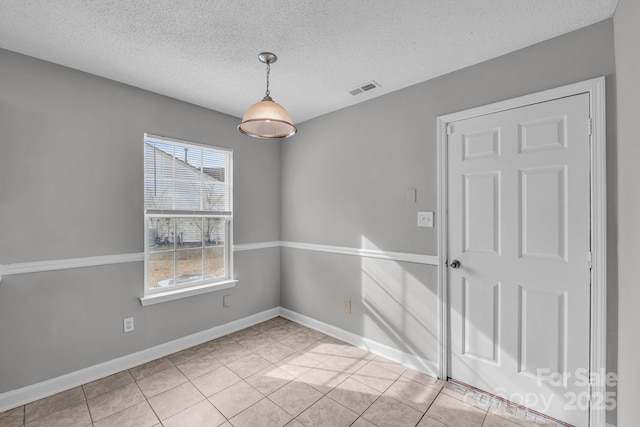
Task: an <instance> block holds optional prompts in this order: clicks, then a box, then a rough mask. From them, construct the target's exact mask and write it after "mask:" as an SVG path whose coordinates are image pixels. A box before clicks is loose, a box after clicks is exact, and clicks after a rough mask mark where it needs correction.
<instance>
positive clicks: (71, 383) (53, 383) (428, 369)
mask: <svg viewBox="0 0 640 427" xmlns="http://www.w3.org/2000/svg"><path fill="white" fill-rule="evenodd" d="M278 315H280V316H282V317H284V318H287V319H289V320H292V321H294V322H297V323H300V324H301V325H304V326H307V327H309V328H312V329H316V330H318V331H320V332H322V333H325V334H327V335H330V336H332V337H334V338H338V339H340V340H342V341H345V342H348V343H349V344H352V345H355V346H356V347H359V348H362V349H365V350H367V351H370V352H372V353H374V354H377V355H379V356H382V357H386V358H387V359H389V360H393V361H394V362H396V363H400V364H402V365H404V366H406V367H408V368H411V369H415V370H416V371H419V372H422V373H425V374H427V375H430V376H432V377H437V376H438V365H437V363H435V362H433V361H431V360H427V359H423V358H421V357H418V356H415V355H412V354H408V353H404V352H402V351H400V350H397V349H395V348H392V347H389V346H387V345H385V344H381V343H379V342H376V341H373V340H370V339H368V338H364V337H361V336H360V335H356V334H354V333H352V332H348V331H345V330H344V329H340V328H337V327H335V326H332V325H329V324H327V323H324V322H321V321H319V320H316V319H313V318H311V317H307V316H304V315H302V314H299V313H296V312H295V311H291V310H288V309H286V308H282V307H275V308H272V309H269V310H266V311H263V312H260V313H256V314H253V315H251V316H248V317H245V318H242V319H239V320H234V321H232V322H229V323H225V324H224V325H220V326H216V327H214V328H211V329H207V330H206V331H202V332H197V333H195V334H192V335H189V336H186V337H183V338H178V339H177V340H173V341H169V342H167V343H164V344H160V345H157V346H155V347H151V348H148V349H145V350H142V351H138V352H136V353H132V354H128V355H126V356H122V357H118V358H117V359H113V360H109V361H107V362H104V363H100V364H97V365H94V366H90V367H88V368H84V369H80V370H78V371H75V372H71V373H69V374H65V375H62V376H59V377H56V378H51V379H49V380H46V381H43V382H40V383H36V384H32V385H29V386H26V387H23V388H19V389H17V390H11V391H8V392H5V393H2V394H0V412H4V411H7V410H9V409H13V408H16V407H18V406H21V405H25V404H27V403H30V402H34V401H36V400H38V399H42V398H45V397H48V396H52V395H54V394H56V393H60V392H62V391H65V390H69V389H72V388H74V387H78V386H80V385H83V384H87V383H90V382H91V381H95V380H98V379H100V378H104V377H106V376H109V375H113V374H115V373H118V372H121V371H123V370H125V369H130V368H133V367H135V366H138V365H141V364H143V363H147V362H150V361H152V360H155V359H158V358H161V357H165V356H168V355H170V354H172V353H175V352H177V351H181V350H184V349H186V348H189V347H193V346H195V345H198V344H202V343H204V342H207V341H211V340H213V339H216V338H220V337H221V336H224V335H228V334H230V333H233V332H236V331H239V330H241V329H244V328H248V327H250V326H253V325H255V324H257V323H260V322H264V321H265V320H269V319H271V318H273V317H276V316H278Z"/></svg>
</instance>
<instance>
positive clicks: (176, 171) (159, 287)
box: [144, 134, 233, 297]
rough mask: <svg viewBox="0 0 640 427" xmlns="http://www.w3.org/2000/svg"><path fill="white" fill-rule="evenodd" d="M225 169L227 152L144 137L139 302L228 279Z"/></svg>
mask: <svg viewBox="0 0 640 427" xmlns="http://www.w3.org/2000/svg"><path fill="white" fill-rule="evenodd" d="M231 167H232V152H231V150H226V149H222V148H214V147H209V146H203V145H197V144H194V143H190V142H186V141H180V140H176V139H170V138H164V137H159V136H155V135H150V134H145V137H144V207H145V229H146V232H147V236H146V239H145V240H146V241H145V297H147V296H149V295H154V294H159V293H167V292H168V291H173V290H183V289H184V290H187V289H192V288H195V287H200V288H201V287H202V285H207V284H211V283H216V282H225V281H230V280H231V279H232V262H231V261H232V260H231V256H232V251H231V241H230V240H231V239H230V231H231V220H232V206H233V203H232V186H231V177H232V175H231ZM156 296H157V295H156Z"/></svg>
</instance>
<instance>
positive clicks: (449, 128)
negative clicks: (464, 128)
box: [447, 124, 453, 135]
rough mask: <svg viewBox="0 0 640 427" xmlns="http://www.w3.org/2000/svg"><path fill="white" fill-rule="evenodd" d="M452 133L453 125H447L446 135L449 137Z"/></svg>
mask: <svg viewBox="0 0 640 427" xmlns="http://www.w3.org/2000/svg"><path fill="white" fill-rule="evenodd" d="M452 133H453V125H452V124H448V125H447V135H451V134H452Z"/></svg>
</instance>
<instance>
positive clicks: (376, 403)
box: [0, 317, 557, 427]
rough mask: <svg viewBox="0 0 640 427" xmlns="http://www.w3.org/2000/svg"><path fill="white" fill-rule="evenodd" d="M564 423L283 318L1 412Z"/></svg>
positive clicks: (33, 420)
mask: <svg viewBox="0 0 640 427" xmlns="http://www.w3.org/2000/svg"><path fill="white" fill-rule="evenodd" d="M17 426H28V427H36V426H46V427H57V426H63V427H74V426H78V427H85V426H95V427H107V426H117V427H126V426H131V427H147V426H149V427H155V426H163V427H178V426H179V427H188V426H194V427H195V426H198V427H214V426H223V427H231V426H233V427H271V426H273V427H280V426H287V427H301V426H302V427H322V426H326V427H340V426H355V427H371V426H373V427H376V426H377V427H392V426H398V427H405V426H414V427H415V426H418V427H442V426H449V427H518V426H524V427H533V426H549V427H551V426H553V427H556V426H557V424H556V423H554V422H551V421H550V420H545V419H544V418H542V417H540V416H539V415H537V414H534V413H531V412H527V411H526V410H524V409H522V408H518V407H514V406H510V405H507V404H506V403H504V402H500V401H498V400H496V399H494V398H491V397H490V396H487V395H484V394H482V393H479V392H477V391H475V390H471V389H467V388H466V387H464V386H461V385H458V384H454V383H443V382H441V381H439V380H437V379H435V378H432V377H429V376H427V375H424V374H422V373H419V372H416V371H413V370H411V369H406V368H405V367H403V366H401V365H398V364H396V363H394V362H391V361H389V360H387V359H384V358H382V357H379V356H376V355H374V354H372V353H369V352H367V351H364V350H362V349H359V348H357V347H354V346H351V345H349V344H347V343H345V342H342V341H339V340H337V339H335V338H332V337H329V336H326V335H324V334H322V333H320V332H318V331H315V330H313V329H309V328H306V327H304V326H301V325H299V324H297V323H294V322H291V321H289V320H286V319H283V318H281V317H277V318H274V319H271V320H268V321H266V322H263V323H260V324H258V325H255V326H252V327H250V328H247V329H244V330H241V331H238V332H235V333H233V334H230V335H228V336H225V337H222V338H219V339H216V340H213V341H210V342H207V343H204V344H201V345H199V346H196V347H192V348H189V349H186V350H183V351H180V352H178V353H175V354H172V355H170V356H168V357H164V358H162V359H158V360H154V361H152V362H149V363H145V364H144V365H141V366H137V367H135V368H132V369H129V370H127V371H123V372H120V373H117V374H115V375H111V376H109V377H106V378H103V379H100V380H97V381H94V382H92V383H89V384H85V385H83V386H81V387H77V388H74V389H72V390H68V391H65V392H63V393H59V394H56V395H54V396H51V397H47V398H45V399H42V400H38V401H36V402H33V403H29V404H27V405H25V406H21V407H19V408H16V409H12V410H10V411H7V412H4V413H0V427H17Z"/></svg>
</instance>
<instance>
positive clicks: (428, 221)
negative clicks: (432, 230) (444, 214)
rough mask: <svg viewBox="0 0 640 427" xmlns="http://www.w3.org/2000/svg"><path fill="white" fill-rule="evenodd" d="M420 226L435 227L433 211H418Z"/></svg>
mask: <svg viewBox="0 0 640 427" xmlns="http://www.w3.org/2000/svg"><path fill="white" fill-rule="evenodd" d="M418 227H433V212H418Z"/></svg>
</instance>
